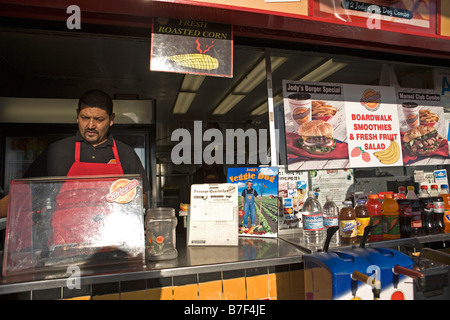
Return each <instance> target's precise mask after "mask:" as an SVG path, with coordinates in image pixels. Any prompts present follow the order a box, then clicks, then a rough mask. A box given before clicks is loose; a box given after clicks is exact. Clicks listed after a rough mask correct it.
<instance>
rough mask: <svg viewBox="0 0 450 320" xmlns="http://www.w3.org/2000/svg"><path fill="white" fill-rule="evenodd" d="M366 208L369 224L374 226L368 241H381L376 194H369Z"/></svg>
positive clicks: (381, 232) (379, 205)
mask: <svg viewBox="0 0 450 320" xmlns="http://www.w3.org/2000/svg"><path fill="white" fill-rule="evenodd" d="M366 207H367V209H368V210H369V214H370V224H371V225H373V226H374V228H373V229H372V231H371V233H370V235H369V241H380V240H383V224H382V222H381V218H382V216H383V215H382V214H381V202H380V201H379V200H378V195H377V194H369V200H367V202H366ZM419 213H420V212H419ZM419 218H420V215H419Z"/></svg>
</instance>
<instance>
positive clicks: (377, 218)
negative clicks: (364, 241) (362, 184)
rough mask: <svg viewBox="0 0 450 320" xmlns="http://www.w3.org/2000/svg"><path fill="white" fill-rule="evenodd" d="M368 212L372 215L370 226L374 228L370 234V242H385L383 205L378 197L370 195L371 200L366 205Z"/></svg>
mask: <svg viewBox="0 0 450 320" xmlns="http://www.w3.org/2000/svg"><path fill="white" fill-rule="evenodd" d="M366 207H367V210H368V211H369V215H370V224H371V225H373V226H374V228H373V229H372V231H371V232H370V236H369V240H370V241H380V240H383V225H382V223H381V217H382V214H381V203H380V201H379V200H378V195H376V194H369V200H367V203H366Z"/></svg>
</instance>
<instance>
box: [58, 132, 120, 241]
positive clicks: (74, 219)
mask: <svg viewBox="0 0 450 320" xmlns="http://www.w3.org/2000/svg"><path fill="white" fill-rule="evenodd" d="M113 152H114V158H115V163H114V161H112V162H110V163H89V162H81V161H80V142H76V144H75V162H74V164H73V165H72V167H71V168H70V170H69V172H68V173H67V176H68V177H74V176H86V175H116V176H120V175H123V169H122V166H121V164H120V159H119V154H118V152H117V147H116V142H115V141H114V140H113ZM110 185H111V184H110V183H105V181H102V180H98V181H97V180H92V181H90V182H89V183H87V182H86V181H83V182H80V181H79V180H69V181H66V182H65V183H64V184H63V185H62V187H61V190H60V191H59V193H58V195H57V197H56V208H55V212H54V213H53V219H52V226H53V240H52V241H51V243H50V244H54V245H60V244H76V243H86V242H92V240H94V241H95V238H96V237H98V236H101V234H100V233H101V230H102V226H103V222H104V221H103V220H104V217H105V216H106V215H107V214H108V213H109V211H110V210H111V207H110V204H109V203H108V202H107V200H106V196H107V195H108V193H109V186H110ZM103 200H104V201H103Z"/></svg>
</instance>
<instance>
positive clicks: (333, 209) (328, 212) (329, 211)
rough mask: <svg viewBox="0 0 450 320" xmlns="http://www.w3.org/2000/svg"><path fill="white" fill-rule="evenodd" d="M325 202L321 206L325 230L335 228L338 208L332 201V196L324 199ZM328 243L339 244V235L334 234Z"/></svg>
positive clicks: (337, 219)
mask: <svg viewBox="0 0 450 320" xmlns="http://www.w3.org/2000/svg"><path fill="white" fill-rule="evenodd" d="M326 199H327V201H326V202H325V204H324V205H323V226H324V227H325V230H327V229H328V228H331V227H337V226H338V221H339V208H338V206H337V205H336V203H335V202H334V201H333V197H332V196H327V197H326ZM330 243H332V244H339V233H338V232H336V233H335V234H334V235H333V237H332V238H331V241H330Z"/></svg>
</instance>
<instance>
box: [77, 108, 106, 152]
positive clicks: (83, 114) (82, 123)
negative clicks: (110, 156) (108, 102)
mask: <svg viewBox="0 0 450 320" xmlns="http://www.w3.org/2000/svg"><path fill="white" fill-rule="evenodd" d="M77 123H78V129H79V130H80V133H81V136H82V137H83V138H84V139H85V140H86V141H87V142H89V143H90V144H91V145H93V146H94V147H95V146H97V145H99V144H100V143H102V142H104V141H105V140H106V138H107V134H108V130H109V127H110V126H112V125H113V123H114V114H112V115H111V116H109V115H108V113H107V112H106V111H105V110H103V109H100V108H95V107H85V108H83V109H81V111H80V113H79V114H78V117H77Z"/></svg>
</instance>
